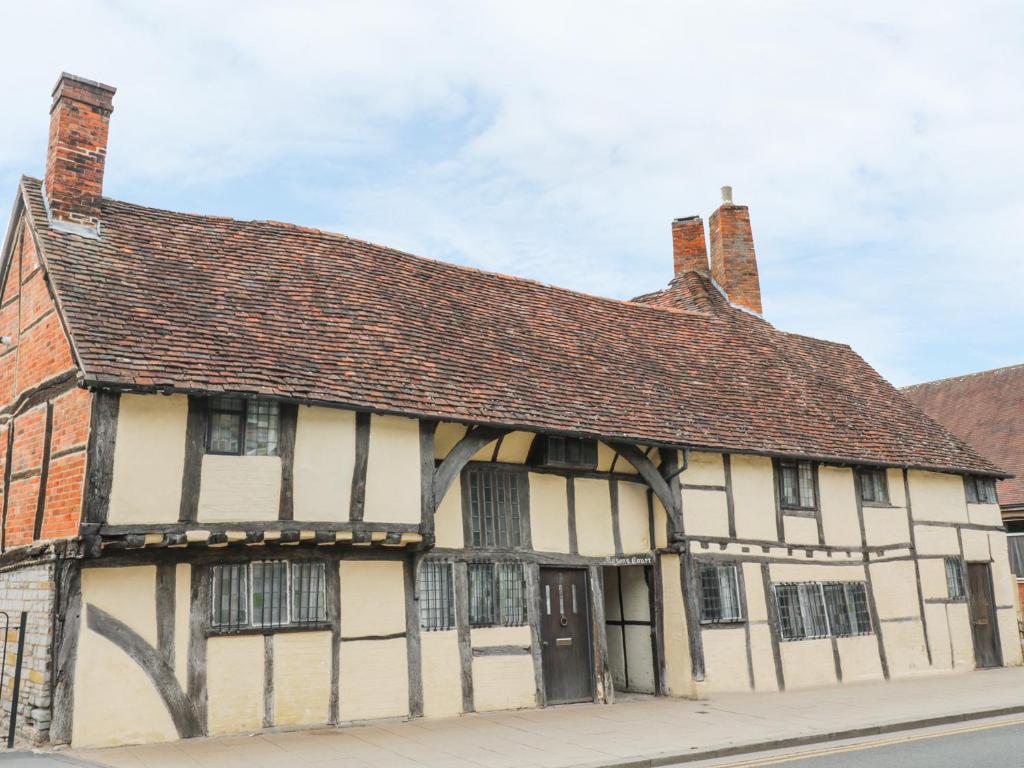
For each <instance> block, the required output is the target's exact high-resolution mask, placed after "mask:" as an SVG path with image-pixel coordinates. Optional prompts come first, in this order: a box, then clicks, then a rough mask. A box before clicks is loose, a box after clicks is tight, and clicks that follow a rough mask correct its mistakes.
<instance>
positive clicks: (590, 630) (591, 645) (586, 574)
mask: <svg viewBox="0 0 1024 768" xmlns="http://www.w3.org/2000/svg"><path fill="white" fill-rule="evenodd" d="M547 570H551V571H578V572H580V573H582V574H583V588H584V589H586V591H587V594H586V598H585V599H584V600H583V605H584V606H585V607H586V609H587V616H586V619H587V620H586V622H585V626H586V628H587V648H588V654H589V657H590V663H589V664H588V665H587V669H588V671H589V674H590V689H591V691H592V692H593V693H592V696H591V698H590V701H593V702H595V703H600V702H599V701H598V695H597V669H598V664H599V663H600V664H602V665H603V664H605V660H603V659H600V658H599V657H600V653H599V652H598V647H597V645H598V643H597V638H595V637H594V631H595V623H594V622H595V616H597V615H598V614H597V613H596V612H595V610H594V605H593V601H594V600H595V590H594V589H593V588H592V587H591V585H590V572H591V571H590V568H589V567H588V566H586V565H577V564H573V563H551V564H549V563H544V564H543V565H540V566H539V567H538V569H537V598H538V601H539V603H540V604H541V605H543V604H544V595H543V591H542V589H541V587H542V586H543V581H544V571H547ZM602 599H603V595H602ZM538 613H539V612H538ZM603 614H604V611H603V606H602V611H601V614H600V615H602V616H603ZM601 631H602V632H603V631H604V628H603V627H602V628H601ZM537 634H538V637H539V638H540V639H541V641H542V642H543V639H544V635H543V627H541V619H540V616H539V615H538V617H537ZM541 653H543V650H541ZM541 684H542V685H543V689H544V706H546V707H551V706H561V705H562V704H580V703H582V702H584V701H587V699H580V700H578V701H565V702H562V701H557V702H552V701H551V700H550V698H548V681H547V678H546V677H545V676H544V668H543V664H542V665H541Z"/></svg>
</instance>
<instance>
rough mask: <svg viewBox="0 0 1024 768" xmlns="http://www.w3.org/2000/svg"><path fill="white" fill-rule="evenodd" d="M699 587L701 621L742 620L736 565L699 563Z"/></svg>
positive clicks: (714, 622)
mask: <svg viewBox="0 0 1024 768" xmlns="http://www.w3.org/2000/svg"><path fill="white" fill-rule="evenodd" d="M700 587H701V607H700V620H701V621H702V622H705V623H712V624H716V623H719V622H736V621H742V620H743V611H742V609H741V607H740V585H739V567H738V566H736V565H734V564H729V565H710V564H705V565H701V566H700Z"/></svg>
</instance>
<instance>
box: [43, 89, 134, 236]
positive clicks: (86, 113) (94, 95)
mask: <svg viewBox="0 0 1024 768" xmlns="http://www.w3.org/2000/svg"><path fill="white" fill-rule="evenodd" d="M115 91H116V89H115V88H112V87H111V86H109V85H104V84H103V83H98V82H96V81H94V80H86V79H85V78H82V77H76V76H75V75H69V74H68V73H67V72H64V73H61V76H60V78H59V79H58V80H57V84H56V85H55V86H54V88H53V104H52V105H51V106H50V143H49V146H48V148H47V152H46V177H45V180H44V182H43V188H44V191H45V194H46V200H47V204H48V206H49V214H50V221H51V224H52V225H54V226H56V227H58V228H63V229H65V230H68V231H74V232H78V233H80V234H92V235H98V234H99V227H100V201H101V199H102V197H103V169H104V164H105V162H106V155H107V132H108V128H109V125H110V114H111V112H113V111H114V104H113V98H114V93H115Z"/></svg>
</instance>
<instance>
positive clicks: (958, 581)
mask: <svg viewBox="0 0 1024 768" xmlns="http://www.w3.org/2000/svg"><path fill="white" fill-rule="evenodd" d="M945 563H946V592H947V594H948V595H949V599H950V600H966V599H967V586H966V585H965V584H964V564H963V562H962V561H961V560H960V558H959V557H947V558H945Z"/></svg>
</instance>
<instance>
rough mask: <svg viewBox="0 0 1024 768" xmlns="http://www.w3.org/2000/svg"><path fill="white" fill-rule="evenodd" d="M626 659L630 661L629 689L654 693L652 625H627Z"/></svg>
mask: <svg viewBox="0 0 1024 768" xmlns="http://www.w3.org/2000/svg"><path fill="white" fill-rule="evenodd" d="M612 634H614V633H612ZM626 660H627V661H628V662H629V689H630V690H631V691H637V692H638V693H654V651H653V646H652V645H651V629H650V627H640V626H637V625H635V624H633V625H629V626H627V627H626Z"/></svg>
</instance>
